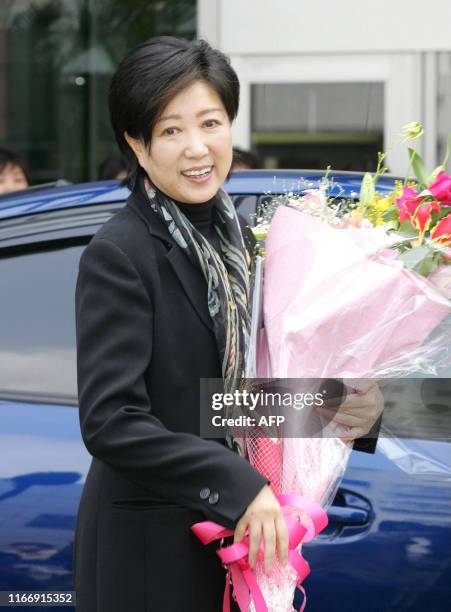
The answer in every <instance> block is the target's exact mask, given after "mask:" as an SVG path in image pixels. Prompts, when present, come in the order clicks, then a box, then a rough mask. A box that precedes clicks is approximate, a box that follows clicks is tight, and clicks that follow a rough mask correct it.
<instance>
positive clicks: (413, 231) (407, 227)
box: [396, 220, 418, 238]
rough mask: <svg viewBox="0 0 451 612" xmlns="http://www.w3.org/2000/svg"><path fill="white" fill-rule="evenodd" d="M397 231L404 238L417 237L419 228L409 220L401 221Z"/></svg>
mask: <svg viewBox="0 0 451 612" xmlns="http://www.w3.org/2000/svg"><path fill="white" fill-rule="evenodd" d="M396 233H397V234H400V235H401V236H402V237H403V238H417V237H418V230H417V228H416V227H415V226H414V225H412V223H411V222H410V221H409V220H407V221H404V222H403V223H401V225H400V226H399V229H398V231H397V232H396Z"/></svg>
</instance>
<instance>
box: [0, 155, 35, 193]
mask: <svg viewBox="0 0 451 612" xmlns="http://www.w3.org/2000/svg"><path fill="white" fill-rule="evenodd" d="M30 182H31V181H30V172H29V170H28V166H27V164H26V162H25V160H24V159H23V157H22V156H21V155H19V153H16V152H15V151H12V150H11V149H4V148H0V195H2V194H5V193H12V192H13V191H20V190H21V189H26V188H27V187H29V186H30Z"/></svg>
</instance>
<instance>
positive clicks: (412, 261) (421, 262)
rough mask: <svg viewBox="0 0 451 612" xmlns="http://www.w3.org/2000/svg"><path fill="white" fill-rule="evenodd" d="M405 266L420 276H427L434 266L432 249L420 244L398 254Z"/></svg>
mask: <svg viewBox="0 0 451 612" xmlns="http://www.w3.org/2000/svg"><path fill="white" fill-rule="evenodd" d="M399 259H401V261H402V262H403V263H404V265H405V266H406V268H408V269H409V270H413V271H414V272H417V273H418V274H421V275H422V276H428V275H429V274H430V273H431V272H432V270H433V269H434V268H435V266H436V262H435V257H434V253H433V251H431V249H429V248H428V247H427V246H426V245H424V244H422V245H420V246H418V247H415V248H413V249H409V250H408V251H404V253H401V254H400V255H399Z"/></svg>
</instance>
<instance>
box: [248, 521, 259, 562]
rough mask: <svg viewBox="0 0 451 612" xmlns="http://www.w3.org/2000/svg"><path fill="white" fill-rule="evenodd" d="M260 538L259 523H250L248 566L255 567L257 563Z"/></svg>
mask: <svg viewBox="0 0 451 612" xmlns="http://www.w3.org/2000/svg"><path fill="white" fill-rule="evenodd" d="M261 536H262V524H261V523H260V521H252V522H251V523H250V524H249V557H248V559H249V565H250V566H251V567H254V566H255V562H256V561H257V556H258V551H259V548H260V540H261Z"/></svg>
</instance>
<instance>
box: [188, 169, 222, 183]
mask: <svg viewBox="0 0 451 612" xmlns="http://www.w3.org/2000/svg"><path fill="white" fill-rule="evenodd" d="M213 167H214V166H210V170H209V172H207V173H205V174H201V175H199V176H188V175H186V174H184V173H183V172H182V176H183V177H184V178H186V179H188V180H189V181H190V182H191V183H206V182H207V181H208V180H209V179H210V177H211V175H212V174H213Z"/></svg>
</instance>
